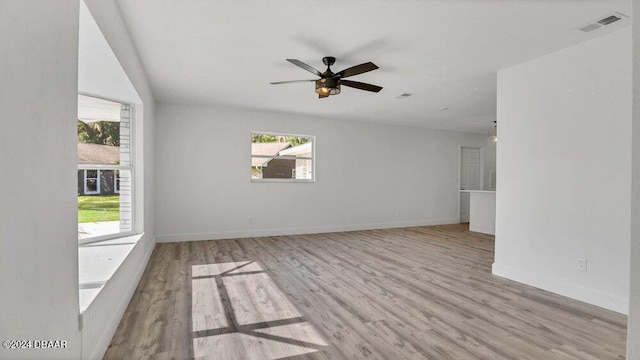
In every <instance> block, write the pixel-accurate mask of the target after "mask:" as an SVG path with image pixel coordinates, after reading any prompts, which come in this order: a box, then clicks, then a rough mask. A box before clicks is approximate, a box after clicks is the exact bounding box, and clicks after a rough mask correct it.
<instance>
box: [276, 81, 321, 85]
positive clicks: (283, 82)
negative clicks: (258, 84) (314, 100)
mask: <svg viewBox="0 0 640 360" xmlns="http://www.w3.org/2000/svg"><path fill="white" fill-rule="evenodd" d="M311 81H316V80H289V81H274V82H270V83H269V84H271V85H280V84H291V83H300V82H311Z"/></svg>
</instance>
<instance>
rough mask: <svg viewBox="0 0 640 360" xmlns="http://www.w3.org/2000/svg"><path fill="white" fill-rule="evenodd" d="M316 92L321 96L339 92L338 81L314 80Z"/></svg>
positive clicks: (329, 79) (330, 79) (328, 79)
mask: <svg viewBox="0 0 640 360" xmlns="http://www.w3.org/2000/svg"><path fill="white" fill-rule="evenodd" d="M316 93H317V94H318V95H322V96H329V95H338V94H340V81H339V80H338V79H332V78H327V79H319V80H318V81H316Z"/></svg>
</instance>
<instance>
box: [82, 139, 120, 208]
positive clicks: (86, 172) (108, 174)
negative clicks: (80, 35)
mask: <svg viewBox="0 0 640 360" xmlns="http://www.w3.org/2000/svg"><path fill="white" fill-rule="evenodd" d="M119 161H120V147H119V146H110V145H99V144H88V143H78V164H114V165H115V164H118V163H119ZM119 191H120V179H119V174H118V171H117V170H100V169H79V170H78V195H110V194H117V193H119Z"/></svg>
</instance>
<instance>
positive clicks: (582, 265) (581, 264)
mask: <svg viewBox="0 0 640 360" xmlns="http://www.w3.org/2000/svg"><path fill="white" fill-rule="evenodd" d="M576 270H578V271H582V272H587V259H585V258H578V259H577V261H576Z"/></svg>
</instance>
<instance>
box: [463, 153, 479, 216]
mask: <svg viewBox="0 0 640 360" xmlns="http://www.w3.org/2000/svg"><path fill="white" fill-rule="evenodd" d="M460 190H480V149H479V148H470V147H464V146H463V147H462V150H461V151H460ZM460 222H463V223H465V222H469V193H466V192H461V193H460Z"/></svg>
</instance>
